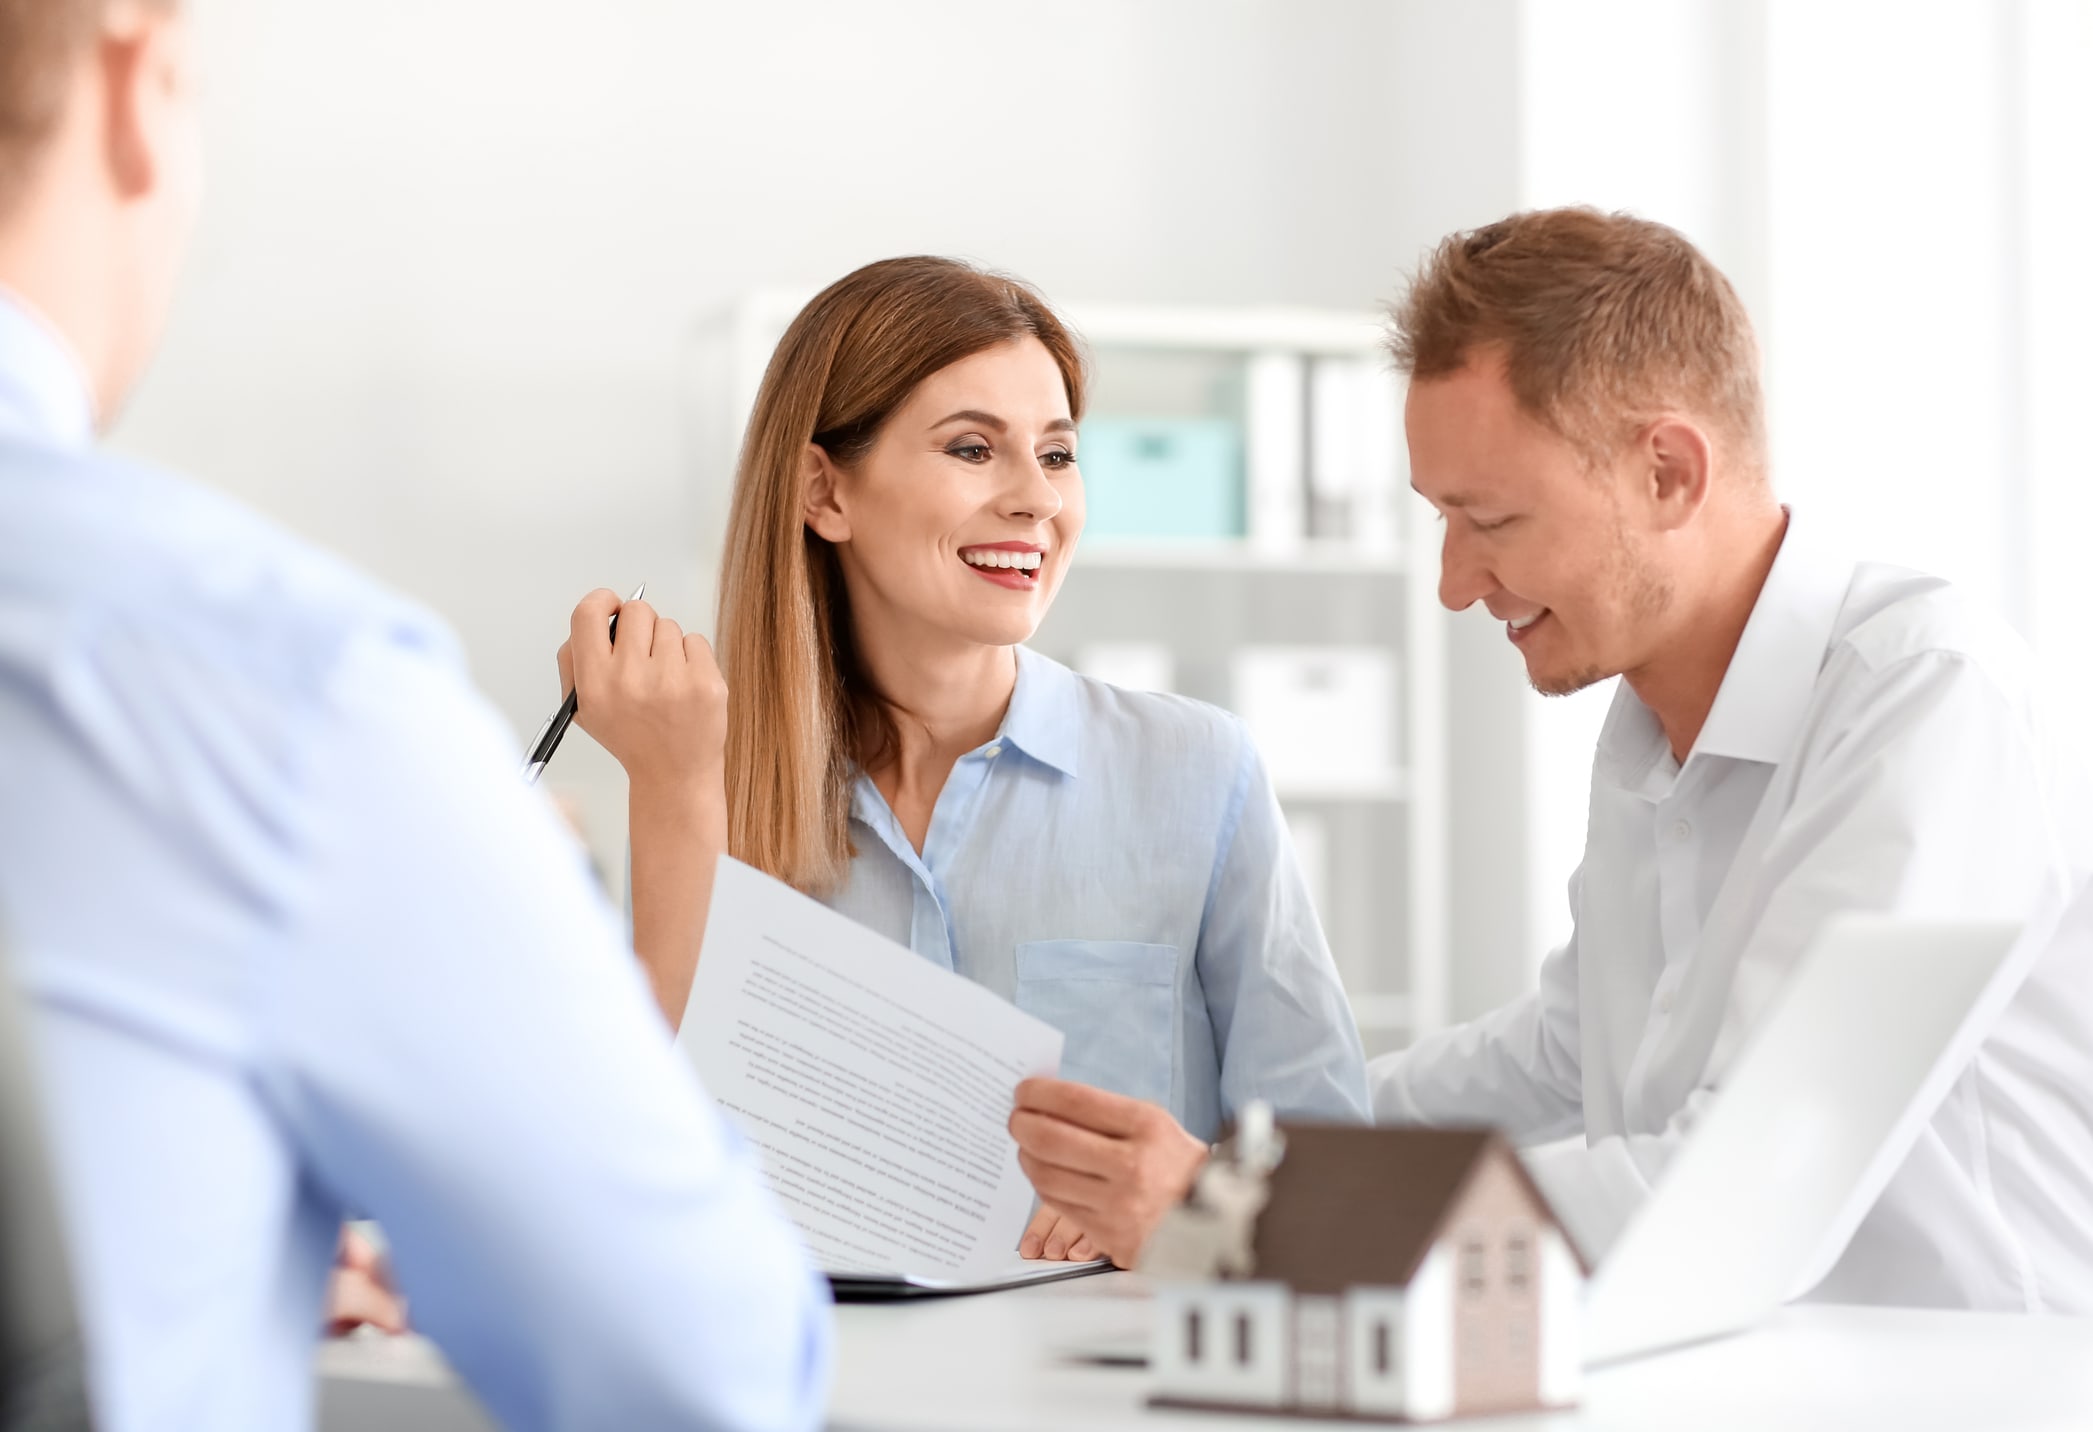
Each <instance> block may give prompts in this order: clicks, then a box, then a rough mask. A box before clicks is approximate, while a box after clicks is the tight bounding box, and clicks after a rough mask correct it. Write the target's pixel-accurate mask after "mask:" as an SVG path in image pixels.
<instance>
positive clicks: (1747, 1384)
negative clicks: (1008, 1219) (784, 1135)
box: [321, 1274, 2093, 1432]
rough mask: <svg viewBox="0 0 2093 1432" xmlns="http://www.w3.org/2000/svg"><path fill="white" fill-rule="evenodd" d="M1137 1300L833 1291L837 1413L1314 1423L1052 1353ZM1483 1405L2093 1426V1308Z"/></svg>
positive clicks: (394, 1381) (1976, 1320)
mask: <svg viewBox="0 0 2093 1432" xmlns="http://www.w3.org/2000/svg"><path fill="white" fill-rule="evenodd" d="M1146 1317H1147V1301H1146V1296H1145V1293H1144V1291H1143V1289H1142V1287H1141V1284H1140V1280H1139V1279H1137V1278H1135V1277H1133V1276H1132V1275H1130V1274H1111V1275H1106V1276H1103V1277H1097V1278H1084V1279H1078V1280H1076V1281H1074V1282H1068V1283H1055V1284H1048V1285H1046V1286H1044V1287H1039V1288H1031V1289H1026V1290H1024V1291H1022V1292H1014V1293H997V1294H993V1295H991V1296H987V1297H977V1298H954V1299H943V1300H937V1301H927V1302H917V1303H904V1304H890V1305H884V1306H855V1307H846V1308H838V1309H837V1310H836V1323H837V1332H838V1337H837V1348H836V1379H835V1389H834V1395H833V1398H832V1400H831V1404H830V1422H831V1425H832V1426H834V1427H836V1428H842V1429H851V1432H884V1429H894V1432H900V1429H908V1432H941V1429H955V1432H956V1429H966V1432H1064V1429H1067V1428H1072V1427H1081V1428H1084V1429H1086V1432H1089V1429H1100V1432H1111V1429H1117V1428H1135V1427H1138V1428H1141V1429H1143V1432H1170V1429H1184V1432H1203V1429H1207V1428H1213V1429H1224V1428H1225V1429H1227V1432H1255V1429H1256V1428H1258V1427H1259V1426H1273V1427H1278V1426H1289V1425H1290V1426H1303V1427H1305V1426H1310V1425H1318V1424H1309V1423H1292V1424H1288V1423H1279V1422H1274V1421H1266V1420H1264V1419H1247V1420H1246V1419H1245V1418H1242V1417H1237V1416H1207V1415H1202V1414H1197V1413H1185V1412H1152V1411H1150V1410H1148V1409H1147V1408H1146V1407H1145V1406H1143V1398H1144V1397H1145V1395H1146V1374H1145V1373H1143V1372H1142V1371H1140V1370H1138V1369H1129V1368H1114V1367H1101V1366H1095V1365H1088V1364H1082V1363H1071V1362H1068V1361H1066V1360H1063V1359H1061V1358H1060V1357H1058V1356H1056V1355H1055V1349H1058V1348H1062V1347H1067V1346H1071V1345H1074V1344H1078V1343H1081V1342H1084V1341H1095V1340H1096V1339H1097V1338H1098V1336H1099V1335H1100V1334H1104V1335H1107V1336H1109V1335H1110V1334H1111V1333H1113V1332H1114V1331H1115V1330H1116V1329H1122V1328H1126V1327H1129V1326H1138V1325H1140V1324H1142V1323H1143V1322H1145V1320H1146ZM321 1370H322V1372H323V1374H324V1375H325V1386H324V1389H323V1408H324V1411H323V1416H322V1419H321V1426H322V1428H323V1429H325V1432H351V1429H356V1432H363V1428H364V1427H366V1426H380V1425H382V1426H384V1427H385V1428H386V1429H388V1432H408V1429H414V1432H421V1429H428V1430H429V1432H438V1429H442V1432H449V1429H452V1428H456V1429H459V1432H464V1430H465V1429H470V1428H477V1427H484V1426H485V1425H486V1424H485V1423H484V1421H483V1420H480V1419H478V1416H477V1414H476V1413H473V1412H471V1410H470V1408H469V1406H467V1403H468V1402H469V1400H468V1399H466V1398H464V1397H463V1396H462V1394H459V1393H457V1392H456V1391H454V1390H451V1389H448V1388H446V1387H444V1386H443V1385H442V1384H443V1382H444V1375H443V1372H442V1368H441V1363H440V1362H439V1361H438V1360H437V1359H436V1358H435V1357H434V1356H433V1354H431V1353H429V1352H428V1351H427V1350H426V1347H425V1345H423V1344H418V1343H415V1342H413V1341H411V1340H410V1341H406V1342H404V1343H400V1344H395V1345H391V1346H388V1345H387V1344H385V1343H361V1344H359V1343H350V1344H337V1345H334V1346H331V1347H330V1348H329V1349H328V1350H327V1351H326V1352H325V1353H324V1354H323V1356H322V1360H321ZM381 1393H382V1395H383V1396H384V1397H385V1399H386V1400H385V1401H384V1403H383V1407H384V1411H385V1415H384V1418H383V1421H382V1422H365V1421H359V1420H351V1418H350V1416H349V1414H350V1412H351V1410H352V1408H355V1407H360V1408H368V1409H371V1410H372V1411H376V1410H377V1409H378V1407H379V1403H378V1402H377V1401H375V1400H373V1399H374V1398H375V1397H377V1396H378V1395H380V1394H381ZM1320 1425H1327V1426H1335V1425H1337V1424H1334V1423H1330V1424H1320ZM1456 1425H1464V1424H1456ZM1475 1425H1477V1426H1480V1427H1487V1428H1488V1429H1489V1432H1528V1429H1535V1428H1550V1429H1560V1428H1571V1427H1575V1428H1585V1429H1594V1428H1604V1429H1609V1430H1610V1432H1614V1430H1615V1429H1617V1430H1618V1432H1631V1430H1632V1432H1685V1430H1686V1429H1690V1432H1729V1429H1737V1432H1745V1429H1750V1432H1793V1429H1817V1428H1821V1429H1825V1432H1874V1429H1878V1428H1883V1429H1896V1432H1949V1429H1954V1432H1970V1430H1972V1429H1982V1432H2035V1429H2041V1432H2066V1430H2067V1429H2070V1432H2086V1429H2089V1428H2093V1319H2066V1318H2022V1317H2008V1316H2003V1315H1996V1314H1986V1313H1935V1312H1920V1311H1909V1310H1902V1309H1875V1308H1791V1309H1788V1310H1787V1311H1785V1312H1783V1313H1781V1314H1780V1315H1779V1316H1778V1317H1777V1318H1776V1319H1774V1321H1773V1322H1772V1323H1770V1324H1769V1325H1768V1326H1766V1327H1764V1328H1762V1329H1760V1330H1758V1331H1756V1332H1753V1333H1749V1334H1746V1335H1744V1336H1742V1337H1735V1338H1727V1339H1724V1340H1722V1341H1719V1342H1714V1343H1709V1344H1706V1345H1704V1346H1701V1347H1697V1348H1688V1349H1685V1350H1683V1351H1679V1352H1674V1353H1670V1354H1666V1355H1664V1356H1661V1357H1655V1358H1646V1359H1643V1360H1641V1361H1638V1362H1632V1363H1626V1364H1623V1365H1621V1366H1618V1367H1614V1368H1609V1369H1606V1370H1604V1371H1601V1372H1598V1373H1594V1374H1592V1375H1591V1376H1590V1377H1589V1378H1588V1379H1587V1381H1586V1384H1585V1400H1584V1406H1583V1407H1582V1408H1580V1409H1579V1410H1577V1411H1576V1412H1571V1413H1560V1414H1553V1415H1549V1416H1541V1417H1515V1418H1496V1419H1490V1420H1488V1421H1486V1422H1482V1423H1478V1424H1475Z"/></svg>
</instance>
